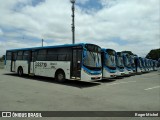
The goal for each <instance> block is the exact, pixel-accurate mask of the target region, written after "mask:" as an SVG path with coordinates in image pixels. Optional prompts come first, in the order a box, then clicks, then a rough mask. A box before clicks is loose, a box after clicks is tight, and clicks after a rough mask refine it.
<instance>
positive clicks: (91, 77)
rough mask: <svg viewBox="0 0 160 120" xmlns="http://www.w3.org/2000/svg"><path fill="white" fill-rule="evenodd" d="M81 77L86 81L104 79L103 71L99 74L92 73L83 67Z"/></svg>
mask: <svg viewBox="0 0 160 120" xmlns="http://www.w3.org/2000/svg"><path fill="white" fill-rule="evenodd" d="M81 79H82V81H86V82H89V81H97V80H101V79H102V73H100V74H97V75H90V73H88V72H87V71H86V69H84V68H82V70H81Z"/></svg>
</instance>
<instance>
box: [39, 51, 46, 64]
mask: <svg viewBox="0 0 160 120" xmlns="http://www.w3.org/2000/svg"><path fill="white" fill-rule="evenodd" d="M46 54H47V50H39V51H38V55H37V60H38V61H45V60H46Z"/></svg>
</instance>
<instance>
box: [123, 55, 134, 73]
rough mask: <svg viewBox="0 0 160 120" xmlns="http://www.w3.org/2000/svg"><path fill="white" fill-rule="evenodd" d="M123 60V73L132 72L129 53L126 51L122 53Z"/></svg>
mask: <svg viewBox="0 0 160 120" xmlns="http://www.w3.org/2000/svg"><path fill="white" fill-rule="evenodd" d="M123 61H124V72H125V75H131V74H133V70H132V67H131V62H130V55H129V54H128V53H123Z"/></svg>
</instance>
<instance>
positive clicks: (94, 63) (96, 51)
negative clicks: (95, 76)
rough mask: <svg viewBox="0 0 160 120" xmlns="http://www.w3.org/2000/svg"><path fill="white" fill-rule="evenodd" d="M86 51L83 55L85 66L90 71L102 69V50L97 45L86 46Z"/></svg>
mask: <svg viewBox="0 0 160 120" xmlns="http://www.w3.org/2000/svg"><path fill="white" fill-rule="evenodd" d="M86 49H87V50H84V55H83V56H84V57H83V64H84V66H86V67H88V68H90V69H95V68H97V69H98V68H99V69H101V67H102V65H101V48H100V47H98V46H95V45H86Z"/></svg>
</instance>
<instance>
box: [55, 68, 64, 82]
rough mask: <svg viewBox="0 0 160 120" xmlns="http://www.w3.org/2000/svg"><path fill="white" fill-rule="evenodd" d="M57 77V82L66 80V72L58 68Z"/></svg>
mask: <svg viewBox="0 0 160 120" xmlns="http://www.w3.org/2000/svg"><path fill="white" fill-rule="evenodd" d="M55 79H56V81H57V82H60V83H62V82H65V80H66V79H65V74H64V72H63V71H62V70H58V71H57V72H56V76H55Z"/></svg>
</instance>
